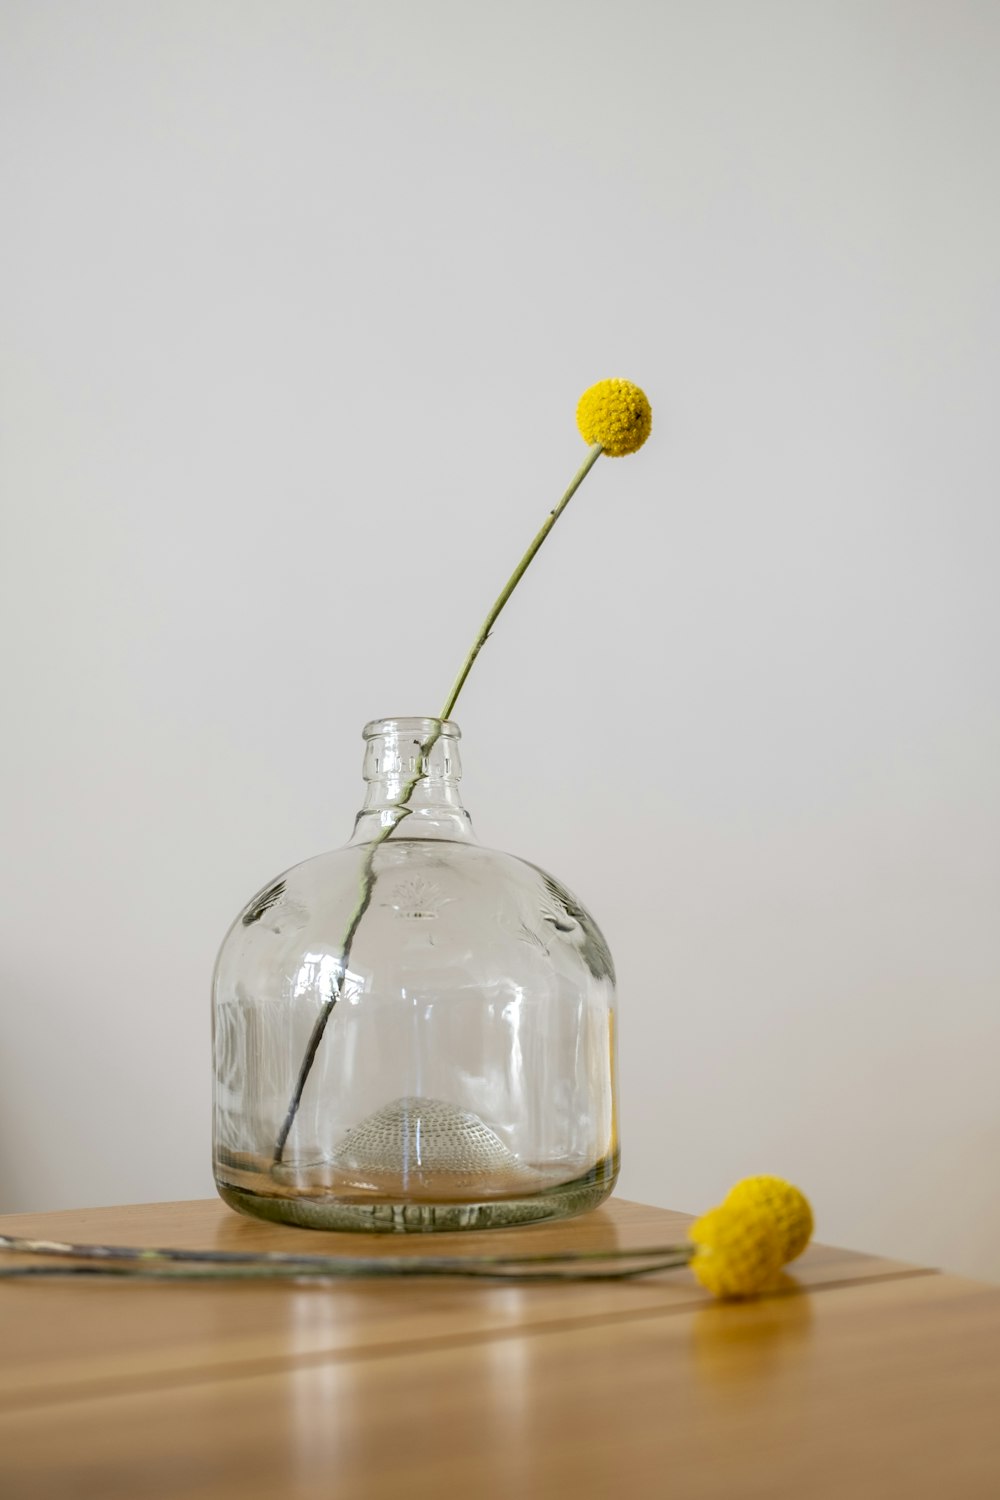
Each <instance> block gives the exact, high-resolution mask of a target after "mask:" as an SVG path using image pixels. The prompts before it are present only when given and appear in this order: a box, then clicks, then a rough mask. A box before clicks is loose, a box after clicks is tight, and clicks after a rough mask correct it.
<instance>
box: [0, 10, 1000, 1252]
mask: <svg viewBox="0 0 1000 1500" xmlns="http://www.w3.org/2000/svg"><path fill="white" fill-rule="evenodd" d="M0 26H2V36H0V75H2V76H0V100H2V101H3V103H2V106H0V107H2V110H3V122H2V133H0V134H2V145H0V152H2V197H0V212H2V215H3V218H4V221H5V222H4V226H3V232H2V236H0V247H2V248H0V257H2V267H3V269H2V295H3V303H4V306H3V334H2V349H0V360H2V381H3V392H2V397H3V399H2V408H3V423H4V434H3V445H2V457H0V464H2V470H0V478H2V487H3V501H4V519H3V526H4V556H3V570H4V582H3V608H4V612H5V620H4V623H3V630H2V640H3V645H4V650H5V654H6V683H7V686H6V690H5V698H6V705H7V716H6V717H7V724H6V728H5V730H4V733H3V736H2V742H0V755H2V779H0V784H2V787H3V793H4V800H5V804H6V808H5V811H6V832H5V834H4V837H3V843H2V848H3V870H4V879H5V882H6V886H5V891H4V894H3V899H2V908H0V909H2V916H3V935H2V950H0V953H2V964H3V1010H2V1020H0V1040H2V1048H3V1050H2V1058H0V1208H3V1209H7V1210H13V1209H45V1208H53V1207H56V1206H62V1205H67V1206H68V1205H76V1204H91V1203H98V1202H105V1203H106V1202H112V1201H119V1202H120V1201H124V1200H138V1199H156V1198H174V1197H194V1196H200V1195H207V1194H209V1193H211V1191H212V1184H211V1176H210V1171H209V1159H208V1144H209V1141H208V1137H209V1118H208V1106H209V1066H208V1063H209V1059H208V1011H207V989H208V981H209V975H210V971H211V966H212V962H213V959H214V955H215V950H216V947H217V945H218V942H219V940H220V939H221V937H222V934H223V931H224V929H225V927H226V925H227V924H228V922H229V920H230V918H231V916H232V915H233V913H234V912H235V911H236V910H237V909H238V907H239V906H240V905H241V904H242V902H243V901H244V900H245V899H246V898H247V896H248V895H249V894H250V893H251V892H252V891H253V890H254V889H255V888H257V887H258V886H259V885H261V884H262V882H263V881H264V880H266V879H267V878H268V877H269V876H271V875H272V874H274V873H275V872H277V871H278V870H280V869H282V868H284V867H285V866H287V865H288V864H291V863H293V862H294V861H296V860H298V859H300V858H303V857H305V856H307V855H309V854H311V853H314V852H317V851H318V850H319V849H321V848H324V847H328V846H329V845H331V844H335V843H339V842H341V841H342V839H343V838H344V837H345V836H346V834H347V833H348V831H349V827H350V823H351V819H352V815H353V812H354V809H355V807H356V805H357V803H358V799H359V795H360V750H361V745H360V739H359V731H360V728H361V726H362V724H363V722H364V721H365V720H366V719H367V718H369V717H371V716H373V715H376V714H385V713H406V712H411V713H412V712H434V711H435V710H436V709H437V707H438V706H439V704H440V701H441V699H442V697H443V694H444V691H445V689H446V687H447V685H448V683H449V682H450V680H451V677H452V675H453V672H454V670H455V668H456V666H457V663H458V660H459V659H460V657H461V655H462V653H463V652H464V651H465V649H466V645H467V643H468V641H469V639H470V637H471V635H472V633H473V632H474V630H475V628H476V627H477V625H478V623H479V620H480V618H481V617H482V615H483V613H484V611H485V609H486V607H487V605H488V603H489V602H490V600H491V599H492V598H493V596H494V594H495V593H496V591H497V589H498V587H499V585H500V584H501V583H502V581H503V579H504V578H505V577H506V575H507V572H508V571H509V569H510V567H511V566H512V565H513V562H514V561H515V560H516V558H517V557H518V556H519V555H520V552H521V550H522V549H523V547H524V546H525V544H526V542H527V540H528V538H529V537H530V536H531V534H532V533H533V531H534V529H535V527H536V526H537V525H538V524H539V522H540V521H541V519H542V517H543V515H544V513H545V511H546V510H547V509H548V508H549V506H551V504H552V503H553V502H554V500H555V499H556V498H557V496H558V494H559V493H560V491H561V489H562V487H563V485H564V484H565V482H566V480H567V479H568V478H569V475H570V474H571V473H572V471H573V469H574V467H575V466H576V464H577V462H578V461H579V459H580V457H581V456H582V446H581V444H580V440H579V438H578V436H577V434H576V431H575V426H574V421H573V412H574V407H575V403H576V399H577V397H578V395H579V393H580V392H581V391H582V390H583V389H584V387H585V386H587V385H589V384H590V383H591V382H592V381H594V380H596V379H599V378H602V377H603V376H605V375H610V374H621V375H625V376H627V377H629V378H631V379H633V380H636V381H638V382H640V383H641V384H642V385H643V386H644V387H645V388H646V389H647V391H648V392H649V395H650V397H651V399H652V401H653V403H654V408H655V418H656V420H655V429H654V436H653V439H652V440H651V442H650V444H649V445H648V446H647V448H646V449H645V450H644V451H643V452H642V453H641V454H640V455H638V456H637V457H635V458H632V459H628V460H625V461H621V462H613V461H609V460H602V461H601V463H600V464H599V465H598V468H597V470H596V471H595V473H594V474H593V475H592V476H591V478H590V479H589V480H588V482H587V485H586V487H585V488H584V490H582V491H581V493H580V495H579V497H578V498H577V500H576V501H575V502H574V507H573V509H572V510H571V511H570V513H569V514H568V515H567V517H566V519H565V521H563V522H562V523H560V529H559V531H558V532H557V534H556V536H555V537H553V539H552V541H551V543H550V545H549V547H548V548H547V549H546V550H545V552H543V554H542V555H541V557H540V559H539V560H538V562H537V563H536V565H535V567H534V568H533V569H532V572H531V574H530V575H529V577H528V579H527V581H526V583H525V585H524V586H523V589H522V591H521V592H520V593H519V594H518V596H517V598H516V600H515V602H514V604H513V605H512V606H511V608H510V610H509V612H508V614H507V616H505V618H504V621H503V623H502V625H501V627H500V628H499V630H498V631H497V633H496V635H495V637H494V639H493V640H492V641H491V643H490V645H489V646H488V648H487V650H486V652H484V654H483V656H482V657H481V658H480V661H479V663H478V665H477V667H476V671H475V674H474V676H473V677H472V679H471V681H470V684H469V687H468V689H467V692H466V694H465V696H464V698H463V702H462V705H461V712H460V713H459V715H458V717H459V719H460V721H461V723H462V725H463V728H464V732H465V762H466V786H467V794H468V801H469V805H470V806H471V808H472V810H473V811H474V814H475V815H476V816H477V820H478V826H479V831H480V834H481V836H482V837H483V838H484V839H485V840H486V841H491V842H499V843H501V844H503V845H505V846H506V847H509V848H512V849H514V850H515V851H516V852H518V853H521V854H524V855H526V856H528V857H531V858H533V859H534V860H536V861H538V862H540V863H542V864H545V865H548V866H549V867H550V868H552V869H553V870H555V871H556V872H558V873H559V874H560V875H561V876H562V877H563V878H564V879H565V880H566V881H567V882H568V883H569V884H570V885H571V886H572V887H573V888H575V889H576V890H577V891H578V893H579V894H580V895H581V896H582V897H583V898H584V900H585V901H587V903H588V904H589V905H590V906H591V907H592V909H593V910H594V912H595V913H596V914H597V916H598V919H599V921H600V922H601V923H602V925H603V927H604V928H605V931H606V933H607V935H608V938H609V940H610V942H611V945H612V948H613V950H614V951H615V953H616V955H617V958H618V962H619V970H620V979H621V994H622V1023H621V1037H622V1048H623V1088H624V1103H623V1123H624V1137H625V1150H626V1163H627V1164H626V1167H625V1171H624V1176H623V1181H622V1184H621V1186H622V1190H623V1191H624V1192H625V1193H626V1194H628V1195H630V1196H633V1197H637V1198H643V1199H647V1200H650V1201H654V1202H658V1203H662V1204H669V1205H673V1206H676V1207H679V1208H687V1209H697V1208H704V1207H706V1206H708V1205H709V1204H710V1203H712V1202H714V1201H715V1200H716V1199H717V1198H718V1197H719V1196H720V1195H721V1193H722V1192H723V1191H724V1189H725V1188H726V1187H727V1186H728V1184H729V1183H730V1182H731V1181H732V1180H734V1179H735V1178H736V1177H737V1176H739V1175H741V1174H743V1173H745V1172H748V1171H753V1170H764V1171H775V1172H781V1173H785V1174H787V1175H789V1176H792V1177H793V1178H795V1179H796V1180H798V1181H800V1182H801V1183H802V1184H803V1186H804V1187H805V1188H806V1189H807V1190H808V1191H809V1192H810V1193H811V1195H812V1196H813V1198H814V1199H815V1203H816V1206H817V1210H818V1217H819V1225H820V1232H821V1234H822V1235H823V1236H824V1237H825V1238H826V1239H828V1240H833V1241H840V1242H842V1243H846V1244H849V1245H856V1246H862V1247H867V1248H871V1249H874V1250H877V1251H882V1252H887V1253H892V1254H898V1255H900V1256H903V1257H909V1258H912V1259H915V1260H920V1261H930V1262H934V1263H944V1264H945V1265H947V1266H950V1267H953V1268H957V1269H962V1270H965V1271H968V1272H971V1273H973V1274H978V1275H983V1276H996V1277H1000V1207H998V1194H997V1161H998V1158H1000V1102H998V1089H997V1071H998V1053H1000V1007H998V1003H997V1001H998V978H1000V941H998V920H997V900H998V894H1000V839H998V833H1000V827H998V824H1000V817H998V812H1000V806H998V804H1000V795H998V793H1000V775H998V751H1000V708H998V703H1000V697H998V692H997V689H998V685H1000V684H998V680H997V679H998V669H997V659H998V644H1000V639H998V637H1000V631H998V625H1000V589H998V586H997V573H998V562H997V558H998V544H1000V522H998V507H997V468H998V466H997V459H998V446H1000V442H998V423H997V418H996V390H997V382H998V376H1000V355H998V348H1000V344H998V333H1000V316H998V313H1000V297H998V278H997V266H998V264H1000V213H998V206H997V190H996V184H997V141H998V129H1000V87H998V85H1000V77H998V74H1000V63H998V59H1000V9H998V7H997V6H996V5H993V4H990V3H975V0H938V3H933V4H929V3H920V0H900V3H890V0H864V3H852V0H785V3H778V0H755V3H743V0H741V3H720V0H714V3H713V0H689V3H668V0H663V3H654V0H647V3H641V0H617V3H616V5H615V6H610V5H608V4H606V3H602V4H598V3H595V0H573V3H568V0H567V3H553V0H549V3H544V0H542V3H539V0H532V3H525V0H516V3H510V0H508V3H506V4H505V5H504V6H502V7H501V6H492V5H489V6H487V5H486V4H476V3H468V0H456V3H444V0H422V3H420V4H410V3H405V0H391V3H372V4H369V5H361V4H344V3H340V4H338V3H331V0H284V3H280V4H279V3H277V0H273V3H262V0H169V3H167V0H163V3H160V4H155V3H145V4H141V3H140V4H135V3H131V0H117V3H116V0H90V3H88V4H86V5H81V4H79V3H77V0H62V3H60V0H46V3H42V4H38V3H33V0H6V3H5V4H4V6H3V10H2V12H0Z"/></svg>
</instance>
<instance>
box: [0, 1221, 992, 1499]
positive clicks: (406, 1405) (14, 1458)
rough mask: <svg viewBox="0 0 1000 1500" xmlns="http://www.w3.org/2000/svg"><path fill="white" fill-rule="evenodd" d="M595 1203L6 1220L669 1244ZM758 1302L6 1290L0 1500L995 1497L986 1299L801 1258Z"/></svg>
mask: <svg viewBox="0 0 1000 1500" xmlns="http://www.w3.org/2000/svg"><path fill="white" fill-rule="evenodd" d="M687 1222H688V1221H687V1219H686V1218H685V1217H684V1216H682V1215H676V1214H669V1213H666V1212H664V1211H662V1210H657V1209H649V1208H645V1207H643V1206H641V1205H637V1204H628V1203H624V1202H620V1201H614V1200H613V1201H612V1202H611V1203H610V1204H608V1205H605V1206H604V1207H603V1208H602V1209H600V1210H598V1211H597V1212H595V1213H593V1214H591V1215H588V1216H587V1217H585V1218H581V1219H579V1220H572V1221H568V1222H565V1223H562V1224H556V1225H551V1226H537V1227H534V1228H531V1229H525V1230H513V1231H506V1232H502V1233H496V1234H482V1235H450V1236H434V1237H433V1238H431V1239H429V1238H427V1237H419V1238H414V1239H409V1238H406V1239H404V1238H402V1237H396V1236H392V1237H386V1238H381V1237H379V1238H377V1239H376V1238H374V1237H371V1236H341V1235H330V1234H317V1233H312V1232H305V1231H298V1230H286V1229H282V1228H281V1227H280V1226H276V1225H269V1224H264V1223H259V1224H258V1223H255V1222H253V1221H251V1220H243V1219H240V1218H238V1217H237V1216H235V1215H233V1214H231V1213H230V1212H229V1210H227V1209H226V1208H225V1207H224V1206H223V1205H221V1204H218V1203H215V1202H204V1203H202V1202H199V1203H194V1204H173V1205H146V1206H141V1207H131V1208H126V1209H109V1210H88V1211H79V1212H74V1213H65V1214H50V1215H20V1216H16V1217H15V1216H8V1217H7V1218H6V1219H2V1220H0V1229H2V1230H3V1231H4V1232H7V1233H17V1232H25V1233H27V1232H31V1233H38V1234H44V1235H46V1236H48V1237H53V1238H73V1239H77V1240H103V1241H118V1242H128V1243H134V1244H138V1243H141V1244H164V1245H176V1246H180V1247H187V1248H227V1249H236V1248H272V1249H288V1248H293V1249H302V1248H303V1246H304V1247H305V1248H307V1249H309V1250H317V1251H320V1250H323V1251H327V1250H331V1249H333V1250H337V1251H341V1252H344V1251H347V1250H360V1251H361V1252H362V1253H365V1254H371V1253H392V1254H396V1253H401V1252H402V1253H416V1254H419V1253H421V1252H422V1251H424V1252H426V1251H427V1250H428V1249H429V1248H431V1247H433V1250H434V1251H435V1252H437V1251H440V1252H441V1253H449V1254H451V1253H458V1254H461V1253H465V1254H476V1253H480V1252H484V1251H486V1250H487V1249H492V1248H495V1247H501V1248H503V1249H505V1250H507V1251H513V1250H525V1251H527V1250H529V1249H538V1250H541V1249H560V1250H564V1249H573V1248H592V1247H601V1248H609V1247H611V1246H615V1245H618V1246H636V1245H640V1244H649V1243H654V1244H655V1243H669V1242H670V1241H671V1240H674V1239H677V1238H681V1237H683V1233H684V1229H685V1226H686V1224H687ZM795 1270H796V1275H795V1277H794V1278H792V1277H787V1278H786V1279H785V1281H784V1283H783V1285H782V1287H781V1288H780V1289H779V1290H777V1291H776V1292H775V1294H774V1295H771V1296H769V1297H767V1298H763V1299H761V1300H758V1301H755V1302H751V1303H745V1304H726V1305H722V1304H718V1303H714V1302H712V1301H711V1300H710V1299H708V1298H707V1297H706V1296H705V1295H704V1294H703V1293H701V1292H700V1290H699V1289H698V1287H697V1286H696V1284H695V1283H694V1282H693V1280H692V1278H691V1277H690V1275H689V1274H688V1273H686V1272H674V1273H670V1274H663V1275H660V1276H657V1277H655V1278H651V1279H650V1280H648V1281H642V1282H636V1283H632V1284H624V1285H610V1284H604V1285H602V1284H589V1285H588V1284H584V1285H579V1284H577V1285H570V1286H551V1285H550V1286H487V1285H482V1284H478V1283H477V1284H471V1285H470V1284H468V1283H465V1282H462V1281H452V1282H447V1283H436V1282H432V1283H423V1282H384V1283H383V1282H377V1283H366V1284H365V1283H363V1284H346V1285H343V1286H341V1285H337V1286H334V1287H329V1288H327V1287H302V1286H298V1287H296V1286H247V1285H224V1286H218V1285H211V1286H210V1285H198V1284H195V1285H184V1284H175V1285H170V1286H163V1285H151V1284H145V1285H142V1284H136V1285H133V1284H121V1283H113V1284H111V1285H105V1284H102V1283H97V1282H91V1281H86V1282H83V1283H71V1282H35V1283H18V1282H7V1283H2V1284H0V1341H2V1342H0V1397H2V1399H0V1494H2V1495H3V1497H4V1500H63V1497H67V1496H71V1497H73V1500H175V1497H176V1500H180V1497H181V1496H183V1497H184V1500H237V1497H238V1500H258V1497H260V1500H279V1497H281V1500H286V1497H289V1500H311V1497H313V1496H317V1497H318V1496H321V1495H322V1496H324V1497H328V1496H330V1495H336V1496H337V1497H338V1500H341V1497H344V1500H353V1497H359V1500H389V1497H392V1500H397V1497H406V1500H423V1497H430V1496H432V1495H433V1496H438V1495H456V1494H463V1493H469V1494H474V1495H475V1496H476V1497H477V1500H493V1497H497V1500H499V1497H500V1496H503V1497H504V1500H510V1496H511V1495H512V1494H513V1495H515V1496H517V1497H518V1500H534V1497H536V1496H537V1497H539V1500H542V1497H544V1500H549V1497H560V1496H563V1495H567V1496H568V1495H573V1496H575V1497H583V1500H588V1497H594V1500H597V1497H602V1500H603V1497H606V1496H610V1495H614V1494H616V1493H617V1492H622V1493H624V1494H626V1495H628V1496H629V1497H630V1500H631V1497H639V1500H643V1497H645V1496H650V1497H652V1496H657V1497H660V1496H664V1495H671V1496H677V1497H680V1500H688V1497H690V1500H703V1497H704V1500H715V1497H719V1500H723V1497H725V1500H758V1497H759V1500H786V1497H787V1500H791V1497H792V1496H795V1497H796V1500H798V1497H800V1496H802V1495H808V1496H810V1497H814V1500H835V1497H836V1500H840V1497H850V1500H869V1497H870V1500H876V1497H878V1500H893V1497H895V1496H896V1495H897V1494H898V1495H900V1496H903V1495H905V1496H906V1497H907V1500H921V1497H923V1496H928V1497H929V1496H931V1495H933V1496H934V1497H935V1500H938V1497H940V1496H945V1495H947V1496H949V1497H950V1496H956V1497H958V1500H980V1497H982V1500H987V1497H989V1500H995V1497H996V1496H997V1495H1000V1438H998V1424H997V1422H996V1412H997V1411H998V1410H1000V1406H998V1402H1000V1290H993V1289H989V1288H984V1287H979V1286H977V1285H976V1284H975V1283H970V1282H963V1281H960V1280H958V1279H957V1278H954V1277H949V1276H940V1275H938V1274H936V1273H934V1272H931V1271H927V1270H921V1269H920V1268H912V1267H906V1266H902V1265H899V1264H895V1263H890V1262H886V1261H882V1260H877V1259H874V1258H872V1257H868V1256H863V1255H858V1254H855V1253H852V1252H848V1251H838V1250H833V1249H829V1248H826V1247H813V1248H811V1249H810V1251H809V1252H808V1253H807V1255H806V1257H804V1258H803V1260H802V1261H801V1262H797V1263H796V1266H795Z"/></svg>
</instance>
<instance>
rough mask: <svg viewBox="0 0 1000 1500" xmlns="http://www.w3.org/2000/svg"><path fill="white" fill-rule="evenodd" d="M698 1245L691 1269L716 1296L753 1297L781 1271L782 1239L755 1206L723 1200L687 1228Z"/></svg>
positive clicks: (691, 1238) (770, 1221)
mask: <svg viewBox="0 0 1000 1500" xmlns="http://www.w3.org/2000/svg"><path fill="white" fill-rule="evenodd" d="M688 1238H689V1239H690V1240H692V1241H693V1242H694V1244H695V1247H696V1248H695V1253H694V1256H693V1258H692V1260H691V1270H692V1271H693V1272H694V1274H695V1276H697V1278H698V1280H699V1281H700V1282H701V1284H702V1286H703V1287H707V1289H708V1290H709V1291H710V1292H714V1293H715V1295H716V1296H717V1297H752V1296H753V1294H754V1293H755V1292H759V1291H760V1290H761V1288H762V1287H765V1286H767V1284H768V1282H770V1281H773V1280H774V1278H775V1276H777V1274H778V1272H779V1271H780V1270H781V1238H780V1236H779V1234H778V1231H777V1229H776V1228H775V1225H774V1223H773V1221H772V1220H771V1219H769V1218H768V1217H767V1216H766V1215H765V1214H763V1213H760V1212H758V1211H757V1210H755V1209H752V1208H747V1207H734V1206H733V1205H732V1204H730V1203H723V1204H722V1205H721V1206H720V1207H719V1208H712V1209H709V1211H708V1213H707V1214H702V1216H701V1218H700V1219H697V1220H696V1221H695V1222H694V1223H693V1224H692V1225H691V1228H690V1229H689V1230H688Z"/></svg>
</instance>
